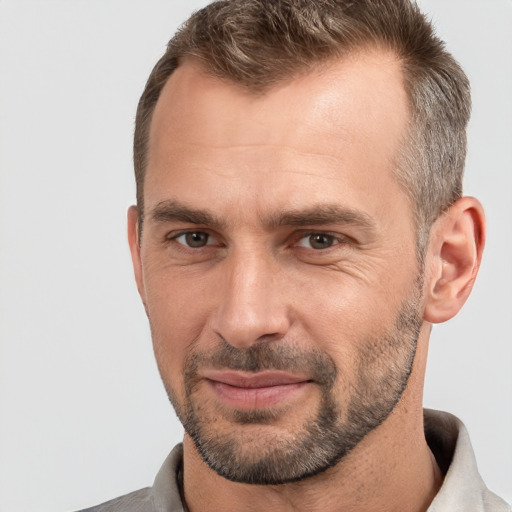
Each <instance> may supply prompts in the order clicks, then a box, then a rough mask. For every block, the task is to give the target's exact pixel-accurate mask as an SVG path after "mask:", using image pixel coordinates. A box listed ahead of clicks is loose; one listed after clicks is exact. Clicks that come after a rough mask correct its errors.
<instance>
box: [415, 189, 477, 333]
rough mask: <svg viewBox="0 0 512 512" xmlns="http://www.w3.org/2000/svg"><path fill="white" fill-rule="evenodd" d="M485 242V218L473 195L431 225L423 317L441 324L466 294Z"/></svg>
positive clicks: (469, 290) (469, 291) (458, 203)
mask: <svg viewBox="0 0 512 512" xmlns="http://www.w3.org/2000/svg"><path fill="white" fill-rule="evenodd" d="M484 244H485V217H484V211H483V208H482V205H481V204H480V202H479V201H478V200H477V199H475V198H474V197H463V198H462V199H459V200H458V201H457V202H456V203H455V204H454V205H453V206H451V207H450V208H449V209H448V210H447V211H446V212H445V213H444V214H442V215H441V216H440V217H439V219H437V220H436V222H435V223H434V224H433V226H432V229H431V236H430V243H429V248H428V251H427V260H426V262H427V267H426V268H427V269H428V279H427V280H426V286H427V289H426V290H425V310H424V319H425V320H426V321H427V322H431V323H441V322H445V321H446V320H449V319H450V318H452V317H453V316H455V315H456V314H457V313H458V312H459V310H460V309H461V308H462V306H463V305H464V303H465V302H466V299H467V298H468V297H469V294H470V293H471V290H472V288H473V283H474V282H475V279H476V275H477V273H478V269H479V267H480V262H481V260H482V252H483V249H484Z"/></svg>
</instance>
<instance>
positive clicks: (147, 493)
mask: <svg viewBox="0 0 512 512" xmlns="http://www.w3.org/2000/svg"><path fill="white" fill-rule="evenodd" d="M154 510H155V508H154V506H153V500H152V497H151V487H146V488H145V489H140V490H138V491H134V492H131V493H129V494H125V495H124V496H120V497H119V498H115V499H113V500H110V501H107V502H105V503H102V504H101V505H96V506H94V507H90V508H86V509H83V510H81V511H80V512H121V511H123V512H153V511H154Z"/></svg>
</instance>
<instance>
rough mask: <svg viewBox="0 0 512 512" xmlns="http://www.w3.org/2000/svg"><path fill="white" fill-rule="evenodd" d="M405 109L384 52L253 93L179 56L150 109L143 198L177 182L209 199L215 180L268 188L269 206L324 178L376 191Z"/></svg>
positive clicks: (314, 189)
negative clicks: (208, 72) (182, 60)
mask: <svg viewBox="0 0 512 512" xmlns="http://www.w3.org/2000/svg"><path fill="white" fill-rule="evenodd" d="M408 118H409V112H408V102H407V96H406V92H405V90H404V86H403V78H402V72H401V65H400V62H399V60H398V59H397V58H396V57H395V55H394V54H392V53H390V52H384V51H381V50H368V51H361V52H359V53H354V54H351V55H349V56H347V57H345V58H343V59H342V60H338V61H333V62H329V63H325V64H323V65H322V66H318V67H317V68H315V69H314V70H311V71H310V72H308V73H306V74H303V75H301V76H299V77H295V78H293V79H290V80H289V81H284V82H282V83H279V84H277V85H275V86H274V87H272V88H271V89H269V90H268V91H266V92H265V93H261V94H254V93H252V92H251V91H248V90H247V89H244V88H242V87H240V86H238V85H236V84H234V83H232V82H229V81H226V80H221V79H218V78H214V77H212V76H210V75H208V74H207V73H205V72H204V71H203V70H202V69H201V67H200V66H199V65H198V64H197V63H195V62H193V61H188V62H186V63H185V64H183V65H182V66H180V67H178V69H177V70H176V71H175V72H174V74H173V75H172V76H171V77H170V78H169V80H168V82H167V84H166V85H165V87H164V89H163V91H162V94H161V96H160V98H159V101H158V103H157V105H156V108H155V111H154V114H153V119H152V124H151V128H150V138H149V141H150V142H149V152H148V167H147V175H146V182H145V189H146V193H145V204H146V207H150V205H151V204H153V205H155V204H157V203H158V202H159V201H162V200H167V199H169V197H168V196H169V194H170V191H171V190H172V189H173V187H174V190H175V191H177V190H181V189H180V186H181V185H183V186H184V189H186V190H187V193H188V194H189V195H190V197H191V199H193V200H197V201H201V199H203V200H207V201H211V202H212V204H213V205H215V201H216V196H214V194H215V192H213V191H214V190H215V191H216V192H218V187H221V188H223V187H224V188H223V193H224V194H228V195H229V194H230V193H231V195H232V196H233V194H235V190H236V193H238V194H239V195H240V196H241V197H242V196H243V195H244V193H247V194H248V193H249V191H252V192H253V195H258V194H260V196H261V194H263V195H266V196H267V197H268V195H269V191H270V195H273V196H274V199H275V200H276V201H274V203H273V204H274V205H275V206H276V208H277V207H278V206H279V204H280V203H283V201H284V202H285V198H286V197H289V198H291V199H290V200H291V201H293V198H297V197H299V196H300V195H301V194H302V195H304V192H305V191H306V190H307V189H309V191H310V199H311V200H315V201H316V200H317V199H318V196H321V195H322V192H319V186H318V185H319V184H320V183H321V184H323V187H322V186H320V188H323V189H324V191H325V189H326V188H329V187H330V183H332V181H333V180H334V181H336V185H337V186H339V185H340V184H342V185H343V184H344V190H345V192H346V194H345V195H346V196H347V198H350V195H351V194H352V192H354V191H356V194H355V195H357V193H359V195H361V193H363V195H365V194H366V193H370V192H371V191H372V190H373V192H376V191H377V190H376V187H379V186H381V187H382V186H389V182H390V180H391V179H392V168H393V165H394V161H395V157H396V155H397V154H398V150H399V147H400V142H401V140H402V139H403V137H404V135H405V130H406V126H407V122H408ZM240 182H243V184H244V185H245V188H244V190H242V188H243V187H240V186H239V185H240ZM191 183H194V190H195V192H194V191H192V190H191V189H190V187H189V185H190V184H191ZM234 184H236V185H237V186H236V187H235V186H234ZM187 187H188V188H187ZM356 189H357V190H356ZM295 192H297V194H298V195H295ZM233 199H234V196H233ZM331 199H332V198H331ZM359 199H361V197H359ZM260 206H261V205H260ZM282 206H283V207H286V206H289V205H285V204H283V205H282ZM293 206H297V205H293ZM262 207H263V206H262Z"/></svg>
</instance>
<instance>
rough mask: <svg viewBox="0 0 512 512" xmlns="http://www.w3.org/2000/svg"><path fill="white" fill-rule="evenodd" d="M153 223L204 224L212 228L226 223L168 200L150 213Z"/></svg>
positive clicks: (198, 210)
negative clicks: (179, 222)
mask: <svg viewBox="0 0 512 512" xmlns="http://www.w3.org/2000/svg"><path fill="white" fill-rule="evenodd" d="M150 218H151V220H153V221H154V222H157V223H163V222H173V221H181V222H187V223H190V224H206V225H208V226H212V227H219V228H221V227H225V225H226V223H225V222H224V221H222V220H221V219H219V218H218V217H216V216H215V215H214V214H213V213H211V212H208V211H207V210H200V209H197V208H190V207H188V206H185V205H183V204H180V203H179V202H178V201H174V200H169V201H161V202H160V203H158V204H157V205H156V206H155V207H154V208H153V209H152V210H151V213H150Z"/></svg>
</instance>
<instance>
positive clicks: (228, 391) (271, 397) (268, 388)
mask: <svg viewBox="0 0 512 512" xmlns="http://www.w3.org/2000/svg"><path fill="white" fill-rule="evenodd" d="M202 377H203V378H204V380H205V382H206V383H207V384H208V386H209V387H210V389H211V390H212V391H213V393H214V394H215V396H216V397H217V398H218V399H219V400H220V401H221V402H223V403H224V404H226V405H229V406H232V407H236V408H239V409H247V410H252V409H264V408H269V407H272V406H276V405H279V404H283V403H285V402H287V401H289V400H291V399H292V398H293V397H295V396H296V395H297V394H299V393H300V392H301V391H303V390H304V389H305V388H306V387H307V386H308V385H309V384H311V383H312V381H311V380H309V379H307V378H306V377H302V376H297V375H291V374H288V373H285V372H276V371H266V372H260V373H246V372H239V371H230V370H225V371H207V372H204V373H203V375H202Z"/></svg>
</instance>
